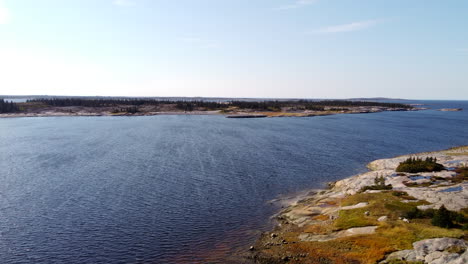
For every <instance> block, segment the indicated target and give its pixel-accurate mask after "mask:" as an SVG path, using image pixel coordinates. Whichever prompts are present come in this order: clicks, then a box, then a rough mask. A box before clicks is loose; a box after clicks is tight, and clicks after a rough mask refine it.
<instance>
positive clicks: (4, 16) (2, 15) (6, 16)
mask: <svg viewBox="0 0 468 264" xmlns="http://www.w3.org/2000/svg"><path fill="white" fill-rule="evenodd" d="M10 18H11V16H10V10H8V8H6V7H5V5H4V4H3V2H2V1H1V0H0V25H5V24H8V22H10Z"/></svg>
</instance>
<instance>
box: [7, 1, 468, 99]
mask: <svg viewBox="0 0 468 264" xmlns="http://www.w3.org/2000/svg"><path fill="white" fill-rule="evenodd" d="M0 94H3V95H89V96H95V95H102V96H203V97H261V98H355V97H391V98H409V99H461V100H468V1H466V0H444V1H441V0H0Z"/></svg>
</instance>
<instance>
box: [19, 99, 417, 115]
mask: <svg viewBox="0 0 468 264" xmlns="http://www.w3.org/2000/svg"><path fill="white" fill-rule="evenodd" d="M28 102H30V103H42V104H45V105H49V106H56V107H66V106H83V107H108V106H118V105H132V106H142V105H152V106H159V105H175V107H176V108H177V109H178V110H183V111H194V110H200V109H203V110H227V109H229V108H231V109H232V108H235V109H251V110H255V111H273V112H274V111H281V110H282V109H284V108H293V109H294V110H312V111H324V110H325V107H330V108H331V109H330V110H333V111H340V110H347V109H346V107H372V106H375V107H388V108H402V109H411V108H412V106H410V105H406V104H399V103H384V102H369V101H347V100H322V101H316V100H259V101H240V100H232V101H209V100H190V101H188V100H159V99H141V98H128V99H122V98H100V99H94V98H89V99H88V98H38V99H32V100H28Z"/></svg>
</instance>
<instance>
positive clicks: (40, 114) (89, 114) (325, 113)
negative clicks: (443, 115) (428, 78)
mask: <svg viewBox="0 0 468 264" xmlns="http://www.w3.org/2000/svg"><path fill="white" fill-rule="evenodd" d="M422 110H426V109H425V108H414V109H404V110H402V109H385V110H382V109H377V110H355V111H349V112H337V111H315V112H314V111H310V112H234V113H222V112H221V111H192V112H178V111H164V112H141V113H135V114H130V113H116V114H114V113H110V112H58V111H46V112H38V113H22V112H18V113H1V114H0V118H21V117H101V116H104V117H135V116H158V115H187V116H189V115H218V116H224V117H225V118H230V119H244V118H249V119H250V118H272V117H315V116H329V115H340V114H372V113H382V112H414V111H422Z"/></svg>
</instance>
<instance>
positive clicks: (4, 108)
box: [0, 99, 19, 113]
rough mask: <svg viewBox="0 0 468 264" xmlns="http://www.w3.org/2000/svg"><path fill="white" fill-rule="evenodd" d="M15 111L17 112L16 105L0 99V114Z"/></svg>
mask: <svg viewBox="0 0 468 264" xmlns="http://www.w3.org/2000/svg"><path fill="white" fill-rule="evenodd" d="M17 111H19V108H18V105H17V104H15V103H13V102H8V101H5V100H4V99H0V113H11V112H17Z"/></svg>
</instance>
